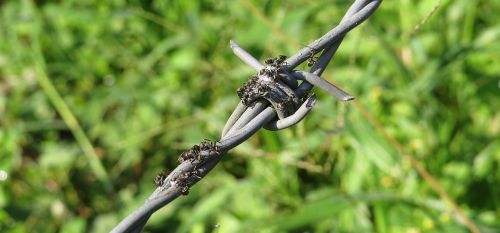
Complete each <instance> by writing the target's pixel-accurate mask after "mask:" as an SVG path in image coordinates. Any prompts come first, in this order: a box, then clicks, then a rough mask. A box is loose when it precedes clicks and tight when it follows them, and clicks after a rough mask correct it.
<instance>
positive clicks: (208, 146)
mask: <svg viewBox="0 0 500 233" xmlns="http://www.w3.org/2000/svg"><path fill="white" fill-rule="evenodd" d="M203 151H205V152H209V154H216V155H219V154H220V153H221V148H220V146H219V145H218V144H217V142H215V141H210V140H207V139H205V140H203V141H202V142H201V143H200V144H197V145H194V146H193V147H191V148H190V149H189V150H188V151H185V152H183V153H182V154H181V155H180V156H179V162H181V163H182V162H185V161H190V162H191V163H192V164H195V169H194V171H190V172H186V173H183V174H181V175H180V176H178V178H176V179H174V180H172V181H171V182H172V183H173V184H174V185H176V186H177V187H181V194H182V195H187V194H188V193H189V187H190V184H191V183H192V181H191V179H201V177H200V173H199V171H198V170H197V169H196V165H198V164H201V163H203V162H204V161H203V157H202V155H201V152H203ZM165 178H167V175H166V173H165V172H164V171H162V172H160V173H159V174H158V175H157V176H156V177H155V178H154V184H155V185H156V187H161V186H163V185H164V182H165Z"/></svg>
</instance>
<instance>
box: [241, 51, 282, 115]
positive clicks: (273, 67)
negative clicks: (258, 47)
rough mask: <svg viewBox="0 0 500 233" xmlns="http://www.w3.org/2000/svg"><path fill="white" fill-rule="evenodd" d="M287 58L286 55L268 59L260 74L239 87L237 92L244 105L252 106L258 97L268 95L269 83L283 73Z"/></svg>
mask: <svg viewBox="0 0 500 233" xmlns="http://www.w3.org/2000/svg"><path fill="white" fill-rule="evenodd" d="M285 60H286V56H284V55H279V56H278V57H277V58H268V59H266V60H265V64H266V66H265V67H264V68H262V69H261V70H259V72H258V75H253V76H252V77H250V79H249V80H248V81H247V82H246V83H245V84H244V85H243V86H241V87H240V88H238V90H237V91H236V93H237V94H238V96H239V97H240V99H241V102H242V103H243V104H244V105H246V106H250V104H251V103H252V102H253V101H255V100H256V99H258V98H264V97H268V95H269V92H270V88H269V85H270V84H271V83H272V82H274V81H276V80H278V79H279V78H280V76H281V75H282V74H283V70H282V65H283V63H284V62H285Z"/></svg>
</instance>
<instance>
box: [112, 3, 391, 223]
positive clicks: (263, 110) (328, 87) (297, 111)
mask: <svg viewBox="0 0 500 233" xmlns="http://www.w3.org/2000/svg"><path fill="white" fill-rule="evenodd" d="M381 1H382V0H356V1H355V2H354V3H353V4H352V5H351V7H350V8H349V10H348V11H347V12H346V14H345V16H344V17H343V19H342V20H341V22H340V23H339V25H337V26H336V27H334V28H333V29H332V30H331V31H329V32H328V33H326V34H325V35H323V36H322V37H320V38H319V39H317V40H315V41H314V42H312V43H311V44H309V45H308V46H306V47H304V48H303V49H301V50H300V51H299V52H298V53H296V54H294V55H293V56H291V57H290V58H288V59H286V57H285V56H283V55H280V56H279V57H278V58H275V59H268V60H266V62H265V65H264V64H262V63H260V62H259V61H258V60H257V59H255V58H254V57H253V56H252V55H251V54H249V53H248V52H246V51H245V50H244V49H243V48H241V47H240V46H239V45H238V44H237V43H236V42H234V41H230V46H231V48H232V49H233V52H234V53H235V55H236V56H238V57H239V58H240V59H241V60H242V61H243V62H245V63H246V64H248V65H249V66H251V67H252V68H254V69H255V70H256V71H257V74H256V75H254V76H252V78H251V79H250V80H249V81H248V82H247V84H245V85H244V86H243V87H242V88H240V89H239V90H238V95H239V96H240V98H241V101H240V103H239V104H238V106H237V107H236V109H235V110H234V111H233V113H232V114H231V116H230V117H229V119H228V121H227V122H226V125H225V126H224V128H223V130H222V135H221V140H220V141H218V142H210V141H204V142H202V143H200V144H198V145H195V146H193V147H192V148H191V149H190V150H188V151H186V152H184V153H182V154H181V156H180V158H179V162H181V163H180V164H179V166H177V168H175V169H174V170H173V171H172V172H171V173H170V174H169V175H168V176H166V177H165V175H164V174H160V175H159V176H157V178H155V183H156V184H157V185H158V187H157V189H156V190H155V191H154V192H153V194H151V196H150V197H149V198H148V199H147V200H146V202H145V203H144V205H142V206H141V207H139V208H138V209H137V210H135V211H134V212H133V213H131V214H130V215H129V216H127V217H126V218H125V219H123V220H122V221H121V222H120V223H119V224H118V225H117V226H116V227H115V228H114V229H113V230H112V231H111V232H113V233H119V232H120V233H121V232H141V231H142V228H143V227H144V225H145V224H146V222H147V220H148V219H149V217H150V216H151V214H153V213H154V212H155V211H157V210H158V209H160V208H161V207H163V206H165V205H166V204H168V203H170V202H171V201H173V200H175V199H176V198H177V197H179V196H180V195H187V194H188V193H189V188H190V187H191V186H193V185H194V184H196V183H197V182H198V181H200V180H201V179H202V178H203V177H204V176H205V175H207V174H208V172H210V170H212V169H213V168H214V167H215V166H216V165H217V163H218V162H219V161H220V160H221V159H222V158H223V156H224V154H226V153H227V152H228V151H229V150H230V149H232V148H234V147H236V146H238V145H239V144H241V143H242V142H244V141H245V140H247V139H248V138H249V137H251V136H252V135H253V134H255V133H256V132H257V131H258V130H259V129H260V128H262V127H264V128H266V129H269V130H280V129H284V128H287V127H290V126H292V125H294V124H296V123H297V122H299V121H301V120H302V119H304V117H305V116H306V115H307V114H308V113H309V112H310V110H311V109H312V107H313V106H314V103H315V102H316V96H315V95H314V94H313V95H311V96H309V97H307V96H308V95H309V92H310V91H311V89H312V88H313V86H318V87H319V88H320V89H323V90H325V91H327V92H328V93H330V94H332V95H333V96H335V97H337V98H339V99H341V100H345V101H347V100H351V99H353V98H354V97H353V96H351V95H349V94H348V93H347V92H344V91H342V89H340V88H338V87H336V86H334V85H333V84H331V83H328V82H327V81H325V80H324V79H322V78H321V77H320V76H321V74H322V73H323V71H324V70H325V69H326V67H327V65H328V63H329V62H330V60H331V58H332V57H333V55H334V54H335V52H336V51H337V48H338V47H339V46H340V43H341V42H342V40H343V38H344V36H345V34H346V33H347V32H349V31H350V30H351V29H353V28H354V27H356V26H358V25H359V24H361V23H362V22H363V21H364V20H366V19H367V18H368V17H369V16H370V15H372V14H373V12H374V11H375V10H376V9H377V7H378V6H379V5H380V3H381ZM320 52H321V55H320V56H319V58H318V59H317V60H316V59H314V60H313V59H311V58H312V57H314V56H316V54H317V53H320ZM307 60H311V61H312V62H311V61H309V63H310V64H308V65H312V68H311V70H310V72H303V71H295V70H294V68H295V67H297V66H298V65H300V64H302V63H303V62H304V61H307ZM298 80H300V81H301V83H300V84H298Z"/></svg>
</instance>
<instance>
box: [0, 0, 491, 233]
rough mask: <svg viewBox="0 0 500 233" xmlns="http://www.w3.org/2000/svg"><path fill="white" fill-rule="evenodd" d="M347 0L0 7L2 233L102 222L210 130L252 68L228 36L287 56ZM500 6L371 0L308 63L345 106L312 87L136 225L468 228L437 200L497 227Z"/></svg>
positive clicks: (215, 130)
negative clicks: (269, 127)
mask: <svg viewBox="0 0 500 233" xmlns="http://www.w3.org/2000/svg"><path fill="white" fill-rule="evenodd" d="M349 4H350V1H340V0H338V1H298V0H289V1H249V0H242V1H218V0H213V1H132V0H131V1H125V0H110V1H100V0H73V1H71V0H69V1H28V0H17V1H0V170H1V171H0V173H1V174H0V176H3V178H4V179H2V180H1V181H0V231H1V232H9V233H10V232H107V231H109V230H110V229H111V228H112V227H113V226H114V225H116V224H117V223H118V222H119V221H120V220H121V219H123V218H124V217H125V216H126V215H127V214H129V213H130V212H131V211H132V210H133V209H135V208H137V207H138V206H140V205H141V204H142V203H143V202H144V200H145V199H146V198H147V196H148V195H149V194H150V193H151V192H152V191H153V190H154V188H155V187H154V185H153V183H152V181H153V178H154V177H155V175H156V174H157V173H158V172H160V171H161V170H162V169H164V170H166V171H169V170H172V169H173V168H175V166H176V165H177V164H178V163H177V157H178V155H179V154H180V153H181V152H182V151H184V150H186V149H188V148H189V147H191V146H192V145H193V144H196V143H198V142H200V141H202V140H203V139H205V138H207V139H213V140H216V139H218V138H219V135H220V132H221V129H222V127H223V125H224V123H225V120H226V119H227V118H228V116H229V114H230V112H231V111H232V109H233V108H234V107H235V106H236V104H237V102H238V98H237V95H236V89H237V88H238V87H239V86H241V85H242V84H243V83H244V82H245V80H246V79H247V78H248V77H249V76H250V75H252V74H253V71H252V69H250V68H249V67H248V66H246V65H245V64H243V63H242V62H241V61H240V60H239V59H238V58H236V57H235V56H234V55H233V54H232V52H231V50H230V48H229V45H228V44H229V43H228V42H229V40H230V39H234V40H236V41H237V42H238V43H239V44H240V45H241V46H242V47H243V48H245V49H247V50H248V51H250V52H251V53H252V54H253V55H254V56H256V57H257V58H259V59H260V60H264V59H265V58H267V57H271V56H277V55H279V54H285V55H291V54H293V53H294V52H295V51H297V50H298V49H299V48H301V47H303V46H304V45H306V44H308V43H310V42H311V41H312V40H314V39H315V38H317V37H319V36H320V35H322V34H323V33H325V32H327V31H328V30H330V29H331V28H332V27H333V26H334V25H336V24H337V23H338V22H339V21H340V19H341V17H342V15H343V14H344V12H345V11H346V10H347V8H348V6H349ZM436 7H437V8H436ZM433 9H434V10H433ZM498 12H500V1H495V0H491V1H486V0H485V1H472V0H455V1H452V0H442V1H435V0H421V1H416V0H415V1H410V0H401V1H394V0H386V1H384V2H383V3H382V5H381V6H380V8H379V9H378V10H377V12H376V13H375V15H374V16H373V17H371V18H369V20H368V22H366V23H364V24H362V25H361V26H359V27H357V28H355V29H354V30H353V31H352V32H351V33H349V35H348V36H347V37H346V39H345V41H344V43H343V44H342V45H341V46H340V49H339V51H338V53H337V55H336V56H335V57H334V59H333V60H332V63H331V64H330V66H329V68H328V70H327V71H326V72H325V74H324V76H325V78H326V79H327V80H329V81H331V82H334V83H336V84H338V85H339V86H341V87H343V88H344V89H345V90H347V91H348V92H350V93H352V94H353V95H355V96H356V98H357V99H356V101H355V102H349V103H340V102H339V101H337V100H336V99H334V98H333V97H331V96H329V95H327V94H326V93H324V92H323V91H321V90H316V93H317V94H318V99H319V101H318V103H317V105H316V106H315V107H314V109H313V111H312V112H311V113H310V114H309V115H308V116H307V118H306V119H305V120H304V121H303V122H301V123H300V124H298V125H296V126H294V127H292V128H290V129H286V130H283V131H279V132H269V131H265V130H261V131H259V132H258V133H257V134H256V135H255V136H253V137H252V138H250V140H248V141H247V142H245V143H243V144H242V145H240V146H238V147H237V148H235V149H234V150H232V151H230V152H229V153H228V154H227V156H226V157H225V158H224V159H223V161H222V162H221V163H220V164H219V165H218V166H217V167H216V168H215V169H214V170H213V171H212V172H211V173H210V174H209V175H208V176H207V177H206V178H205V179H203V180H202V181H201V182H200V183H199V184H197V185H195V186H194V187H193V188H192V189H191V191H190V194H189V195H188V196H185V197H180V198H179V199H177V200H175V201H174V202H173V203H171V204H170V205H168V206H166V207H165V208H163V209H161V210H160V211H158V212H157V213H156V214H155V215H154V216H153V217H152V218H151V219H150V221H149V222H148V224H147V226H146V228H145V230H144V232H408V233H416V232H468V231H469V230H468V229H469V228H473V226H472V227H471V226H470V225H469V228H468V227H467V226H466V225H465V224H464V218H463V217H461V216H460V214H457V212H456V208H454V207H453V204H451V202H449V200H447V198H448V197H449V198H450V200H453V201H454V202H455V203H456V204H457V207H458V208H459V209H460V212H463V214H465V215H466V216H467V217H468V219H470V220H471V221H473V222H474V223H475V226H476V227H478V228H479V229H480V230H481V231H482V232H499V231H500V220H499V219H500V209H499V207H500V203H499V201H500V198H499V197H500V172H499V162H500V141H499V140H498V137H499V132H500V112H499V111H498V107H499V106H500V98H499V85H500V79H499V76H500V75H499V74H500V55H499V53H498V52H499V51H500V43H499V41H500V25H499V22H500V16H499V14H498ZM416 27H417V28H416ZM299 68H300V69H307V67H306V66H301V67H299ZM419 166H420V168H422V169H425V170H422V169H420V170H418V168H419ZM425 171H427V172H428V173H426V172H425ZM422 174H423V175H424V176H422ZM426 174H427V175H428V176H426ZM6 175H7V177H5V176H6ZM424 177H426V178H424ZM0 178H2V177H0ZM5 178H6V179H5ZM433 181H436V182H437V183H436V184H437V186H436V185H433V184H434V183H433ZM438 190H444V192H441V193H439V192H438Z"/></svg>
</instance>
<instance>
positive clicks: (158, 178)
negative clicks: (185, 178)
mask: <svg viewBox="0 0 500 233" xmlns="http://www.w3.org/2000/svg"><path fill="white" fill-rule="evenodd" d="M165 178H167V175H165V172H164V171H161V172H160V173H158V175H156V177H155V179H154V184H155V185H156V187H160V186H163V181H165Z"/></svg>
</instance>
